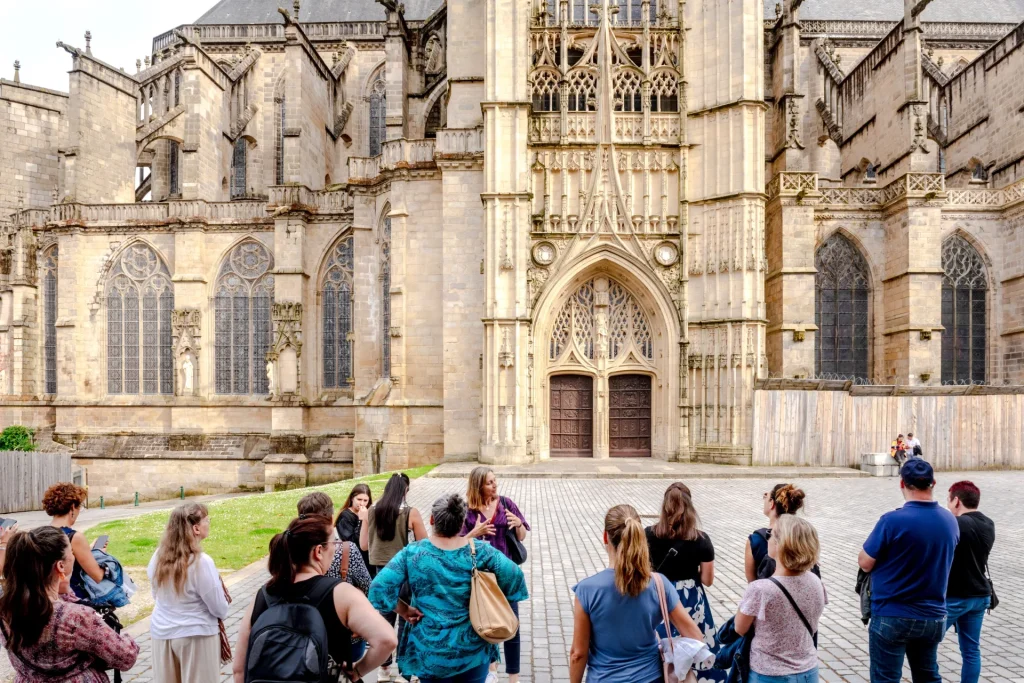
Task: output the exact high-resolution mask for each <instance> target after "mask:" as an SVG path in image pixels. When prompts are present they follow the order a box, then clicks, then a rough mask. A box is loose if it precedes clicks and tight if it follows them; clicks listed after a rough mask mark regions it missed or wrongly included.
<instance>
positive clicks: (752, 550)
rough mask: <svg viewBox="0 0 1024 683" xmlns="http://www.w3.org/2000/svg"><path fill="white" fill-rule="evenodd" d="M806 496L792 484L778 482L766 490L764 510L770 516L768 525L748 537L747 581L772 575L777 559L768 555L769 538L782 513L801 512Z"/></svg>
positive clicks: (745, 559)
mask: <svg viewBox="0 0 1024 683" xmlns="http://www.w3.org/2000/svg"><path fill="white" fill-rule="evenodd" d="M805 497H806V494H805V493H804V492H803V490H801V489H798V488H797V487H795V486H793V485H792V484H776V485H775V486H773V487H772V490H771V491H766V492H765V494H764V496H763V498H764V510H763V512H764V516H765V517H767V518H768V526H767V527H763V528H761V529H758V530H756V531H755V532H754V533H752V534H750V536H749V537H748V538H747V547H746V551H745V555H744V558H743V571H744V573H745V574H746V575H747V583H750V582H751V581H756V580H757V579H758V578H767V577H768V576H771V575H772V572H773V571H774V562H775V561H774V560H773V559H772V558H769V557H768V539H769V538H771V535H772V529H773V528H774V527H775V523H776V521H778V519H779V517H781V516H782V515H795V514H796V513H797V512H799V511H800V509H801V508H803V506H804V498H805ZM762 565H763V566H762Z"/></svg>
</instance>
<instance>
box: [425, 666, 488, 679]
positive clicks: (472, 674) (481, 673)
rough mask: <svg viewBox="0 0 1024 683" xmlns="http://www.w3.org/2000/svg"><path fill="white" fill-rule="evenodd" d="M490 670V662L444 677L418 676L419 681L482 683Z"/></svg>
mask: <svg viewBox="0 0 1024 683" xmlns="http://www.w3.org/2000/svg"><path fill="white" fill-rule="evenodd" d="M490 670H491V665H490V664H481V665H480V666H478V667H476V668H475V669H470V670H469V671H463V672H462V673H460V674H455V675H454V676H447V677H445V678H431V677H429V676H420V683H484V681H485V680H487V674H488V672H489V671H490Z"/></svg>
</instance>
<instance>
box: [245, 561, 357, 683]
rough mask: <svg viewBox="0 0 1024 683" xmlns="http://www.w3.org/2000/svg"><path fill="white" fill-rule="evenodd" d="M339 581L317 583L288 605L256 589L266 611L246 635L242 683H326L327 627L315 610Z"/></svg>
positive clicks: (329, 677)
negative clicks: (247, 639) (247, 635)
mask: <svg viewBox="0 0 1024 683" xmlns="http://www.w3.org/2000/svg"><path fill="white" fill-rule="evenodd" d="M339 583H341V581H340V579H335V580H321V581H320V582H319V583H318V584H317V585H316V587H314V588H313V590H312V591H310V592H309V594H308V595H306V596H303V597H302V598H301V599H300V600H299V601H296V602H288V601H286V600H284V599H283V598H280V597H275V596H273V595H271V594H270V593H268V592H267V589H266V586H264V587H263V588H262V589H260V592H261V594H262V596H263V600H264V602H265V603H266V605H267V608H266V609H265V610H264V611H263V612H262V613H261V614H260V615H259V617H258V618H257V619H256V622H255V623H254V624H253V625H252V631H251V632H250V633H249V650H248V655H247V656H246V661H245V683H328V681H332V682H333V681H337V674H334V676H332V672H331V671H330V664H329V659H328V649H327V648H328V645H327V626H326V625H325V624H324V619H323V617H322V616H320V610H319V609H318V607H319V606H320V603H322V602H323V601H324V600H326V599H327V598H328V597H331V596H333V595H334V587H335V586H337V585H338V584H339Z"/></svg>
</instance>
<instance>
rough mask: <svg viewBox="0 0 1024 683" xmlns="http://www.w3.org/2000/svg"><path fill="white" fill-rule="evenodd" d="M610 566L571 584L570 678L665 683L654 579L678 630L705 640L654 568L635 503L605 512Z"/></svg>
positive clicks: (611, 682) (604, 682) (578, 681)
mask: <svg viewBox="0 0 1024 683" xmlns="http://www.w3.org/2000/svg"><path fill="white" fill-rule="evenodd" d="M602 540H603V541H604V547H605V550H606V551H607V552H608V564H609V565H610V567H609V568H608V569H605V570H604V571H602V572H598V573H597V574H594V575H593V576H591V577H588V578H586V579H583V580H582V581H580V582H579V583H578V584H576V586H575V587H574V588H573V592H574V593H576V600H575V602H574V605H573V614H574V627H573V635H572V650H571V651H570V653H569V680H570V681H571V682H572V683H581V681H582V680H583V673H584V671H586V672H587V681H588V683H662V680H663V678H662V668H661V654H660V653H659V651H658V639H657V638H656V637H655V635H654V630H655V629H656V628H657V626H658V625H659V624H661V622H662V617H661V601H660V600H659V599H658V589H657V587H656V586H655V584H654V581H661V583H662V585H663V587H664V589H665V590H664V592H665V602H666V605H667V606H668V611H669V618H670V619H671V621H672V625H673V626H674V627H675V628H676V630H678V631H679V633H680V634H681V635H683V636H685V637H687V638H693V639H695V640H701V639H702V638H703V634H702V633H701V632H700V629H699V628H697V625H696V624H695V623H693V619H691V618H690V615H689V614H687V613H686V610H685V608H684V607H683V604H682V603H681V602H680V601H679V595H678V594H677V593H676V591H675V590H673V586H672V584H671V583H670V582H669V580H668V579H667V578H665V577H664V576H662V575H661V574H658V573H656V572H654V571H652V570H651V556H650V552H649V551H648V548H647V539H646V537H645V535H644V527H643V524H641V523H640V515H638V514H637V512H636V510H635V509H634V508H633V506H632V505H616V506H615V507H613V508H612V509H611V510H609V511H608V514H606V515H605V517H604V536H603V538H602Z"/></svg>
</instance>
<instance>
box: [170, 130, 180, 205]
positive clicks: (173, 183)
mask: <svg viewBox="0 0 1024 683" xmlns="http://www.w3.org/2000/svg"><path fill="white" fill-rule="evenodd" d="M180 163H181V147H180V146H179V145H178V143H177V141H175V140H168V141H167V167H168V175H169V176H170V177H169V179H168V185H169V186H170V192H171V194H172V195H174V196H177V195H180V194H181V174H180V172H179V164H180Z"/></svg>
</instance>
